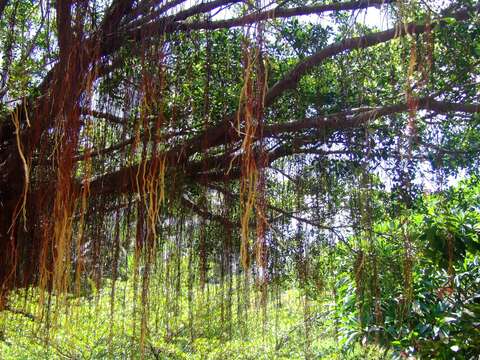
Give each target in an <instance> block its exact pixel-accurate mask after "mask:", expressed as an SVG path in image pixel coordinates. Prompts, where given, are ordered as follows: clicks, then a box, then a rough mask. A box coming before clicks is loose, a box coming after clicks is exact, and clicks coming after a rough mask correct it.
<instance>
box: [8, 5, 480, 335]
mask: <svg viewBox="0 0 480 360" xmlns="http://www.w3.org/2000/svg"><path fill="white" fill-rule="evenodd" d="M479 10H480V5H479V4H478V3H476V2H474V1H460V0H459V1H452V2H449V3H448V4H443V5H442V4H440V5H439V4H437V3H436V2H433V1H432V2H430V1H427V2H417V1H411V2H403V1H391V0H381V1H377V0H370V1H364V0H358V1H357V0H353V1H335V2H329V1H278V2H277V1H272V2H266V1H256V2H253V1H238V0H213V1H202V2H196V1H193V2H192V1H184V0H173V1H166V2H165V1H157V0H142V1H136V0H112V1H102V2H98V1H88V0H86V1H73V0H57V1H54V2H53V1H50V0H42V1H26V0H6V1H1V2H0V38H1V45H0V50H1V59H2V60H1V71H2V73H1V75H2V78H1V83H0V91H1V93H0V94H1V99H2V100H1V101H2V104H1V106H2V108H1V118H0V284H1V289H0V298H1V302H0V307H2V306H5V305H6V296H7V294H8V292H9V291H10V290H12V289H15V288H18V287H24V286H30V285H36V286H40V287H41V288H42V289H44V290H47V291H48V292H55V293H57V292H75V291H80V289H81V288H82V284H83V281H84V279H85V278H89V279H94V281H95V282H97V284H98V285H100V284H101V280H102V278H104V277H109V278H112V279H113V281H115V279H116V278H117V277H119V276H120V270H119V266H120V265H119V264H120V260H121V256H122V253H123V252H124V251H127V252H131V253H133V254H135V261H134V262H135V264H136V266H141V268H142V270H141V272H139V273H138V274H137V275H138V276H139V277H141V281H140V280H139V290H138V295H139V296H141V297H142V298H143V299H144V300H145V301H146V302H148V289H149V286H150V278H149V275H150V274H151V273H152V272H154V269H155V267H156V266H157V265H156V264H157V263H158V259H159V258H160V259H166V258H168V256H170V257H171V258H172V259H173V258H174V257H175V256H178V257H186V258H188V259H190V260H189V261H188V263H189V271H192V272H198V273H199V276H198V279H199V280H198V281H199V283H200V287H201V288H202V287H203V286H204V285H205V283H206V282H208V281H210V280H211V279H210V277H212V276H215V277H218V278H219V279H220V281H222V282H223V281H226V282H227V283H228V281H229V280H228V278H229V276H231V274H232V272H233V271H240V269H243V270H241V271H243V272H244V273H245V274H247V275H246V276H247V278H248V276H251V275H252V274H253V277H254V278H255V280H256V282H257V283H258V284H259V285H260V287H261V289H262V292H263V293H264V294H266V292H267V291H268V289H267V284H268V282H269V281H270V280H272V279H273V278H274V277H275V276H276V274H277V275H278V274H279V273H278V272H277V270H276V268H275V269H274V267H275V266H277V265H279V264H283V263H285V262H288V261H287V260H288V259H293V260H292V261H295V262H296V263H297V265H298V266H297V272H298V277H299V279H300V281H307V280H305V279H306V277H305V272H308V266H307V265H306V264H307V261H306V260H305V259H306V257H307V256H308V253H309V251H308V247H309V246H310V245H311V244H312V242H313V241H314V240H313V239H314V238H315V239H319V240H318V241H323V242H330V243H335V242H337V241H343V240H344V237H345V236H346V235H348V234H353V233H355V234H357V235H359V234H362V236H364V237H365V238H366V239H368V238H369V235H368V234H369V231H370V230H369V229H371V228H372V223H373V222H372V220H371V217H372V216H376V215H375V214H376V211H377V210H376V209H375V206H374V201H372V199H373V198H374V197H375V196H374V195H372V194H374V192H375V191H376V190H375V189H376V188H377V187H378V188H380V187H382V186H383V187H385V186H388V187H389V189H391V190H392V194H393V196H398V198H399V199H401V201H402V203H404V204H405V207H407V208H408V206H409V204H411V203H412V199H413V198H414V197H415V196H416V194H418V193H419V192H421V190H422V189H421V184H422V183H423V184H424V183H425V180H422V179H424V178H425V173H427V172H428V173H429V172H431V173H433V174H435V175H438V177H442V176H443V177H445V176H448V175H449V174H451V173H456V172H457V171H458V169H465V170H466V171H471V170H472V171H473V170H474V169H475V168H476V166H478V156H477V155H478V146H479V139H480V137H479V129H478V124H479V116H478V113H479V112H480V105H479V103H478V100H479V99H478V97H479V91H478V88H479V84H478V78H479V69H480V67H478V62H479V55H480V37H479V36H480V28H479V17H478V12H479ZM372 14H373V16H372ZM376 16H378V19H376V21H373V22H372V21H369V22H368V23H366V22H365V21H364V19H365V17H368V18H370V19H371V18H372V17H376ZM380 18H383V19H380ZM428 181H430V182H435V179H433V180H432V179H428ZM419 184H420V185H419ZM305 229H308V231H310V233H308V231H306V230H305ZM279 232H280V233H282V234H283V236H284V240H285V239H288V241H280V242H279V240H278V236H277V235H278V233H279ZM307 233H308V234H307ZM175 236H176V237H175ZM172 237H175V239H176V240H175V241H176V244H177V247H176V250H175V251H177V252H176V253H174V252H173V251H174V250H173V249H168V251H166V250H165V248H164V247H162V246H163V244H165V241H166V240H165V239H170V240H171V239H172ZM342 239H343V240H342ZM159 253H161V254H162V255H161V256H160V257H159V256H158V254H159ZM174 254H176V255H174ZM359 254H360V253H359ZM362 256H363V255H362V254H360V255H359V257H358V261H359V264H361V263H362V261H363V258H362ZM217 260H218V261H217ZM407 260H408V259H407ZM214 266H216V269H217V270H218V271H217V270H215V271H214V270H212V267H214ZM359 266H360V265H359ZM369 266H370V268H371V270H372V271H376V270H375V266H376V265H375V263H374V262H373V263H371V264H370V265H369ZM172 271H173V270H172ZM209 274H210V275H209ZM229 274H230V275H229ZM248 274H250V275H248ZM225 279H227V280H225ZM302 279H304V280H302ZM189 281H190V280H189ZM192 281H193V280H192ZM189 286H191V284H190V285H189ZM244 286H245V287H248V281H246V282H245V285H244ZM113 289H114V287H113ZM114 294H115V290H113V291H112V296H113V295H114ZM264 298H266V297H264ZM144 316H147V314H143V313H142V321H144V318H143V317H144ZM379 321H380V320H379ZM142 329H143V327H142Z"/></svg>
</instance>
